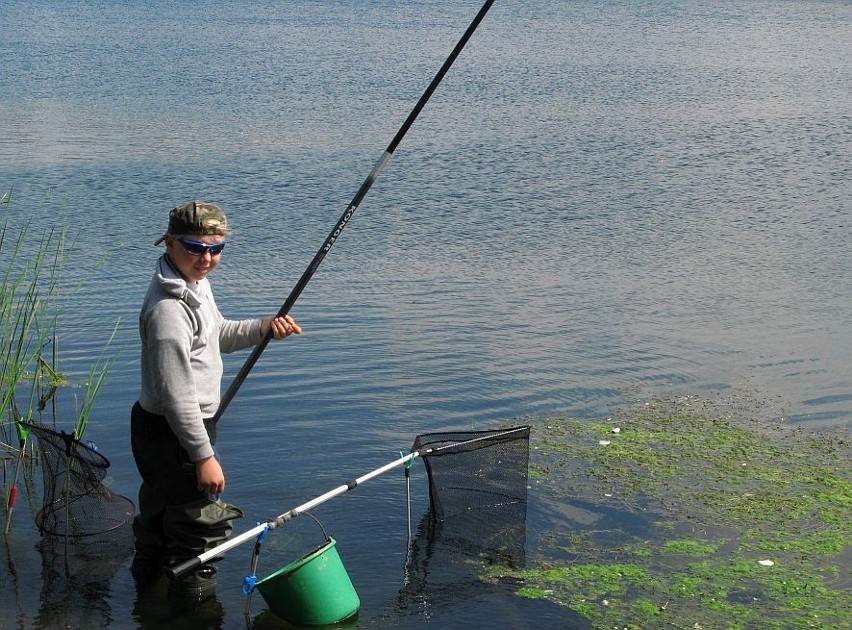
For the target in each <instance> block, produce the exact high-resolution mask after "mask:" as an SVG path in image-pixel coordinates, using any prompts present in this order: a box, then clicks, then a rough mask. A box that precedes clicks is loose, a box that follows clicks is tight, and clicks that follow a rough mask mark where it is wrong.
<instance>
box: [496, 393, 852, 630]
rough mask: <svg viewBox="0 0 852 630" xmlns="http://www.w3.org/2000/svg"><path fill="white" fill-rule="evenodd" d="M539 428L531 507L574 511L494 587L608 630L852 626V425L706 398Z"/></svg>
mask: <svg viewBox="0 0 852 630" xmlns="http://www.w3.org/2000/svg"><path fill="white" fill-rule="evenodd" d="M536 424H537V426H535V427H534V431H533V442H532V447H533V448H532V454H531V455H532V456H531V468H530V478H531V487H532V499H533V500H535V501H536V503H537V505H538V507H540V508H541V509H542V510H543V511H545V512H547V511H548V510H551V511H554V512H559V513H560V514H561V515H562V517H563V518H560V519H555V518H554V519H553V522H552V523H551V524H550V525H549V526H548V528H547V529H548V531H545V532H544V534H543V535H542V540H541V541H540V543H539V545H538V546H539V547H540V549H541V551H540V553H539V555H538V557H537V558H534V559H530V560H529V561H528V562H527V565H528V567H529V566H533V567H534V568H525V569H512V568H508V567H492V569H491V570H490V572H489V579H494V580H517V583H518V589H517V594H518V595H519V596H523V597H529V598H544V599H547V600H550V601H552V602H554V603H556V604H559V605H561V606H566V607H568V608H570V609H572V610H574V611H575V612H577V613H579V614H580V615H582V616H583V617H585V618H587V619H588V620H589V621H590V622H591V625H592V627H594V628H600V629H604V628H607V629H608V628H613V629H614V628H618V629H622V628H629V629H638V628H642V629H647V628H692V629H704V630H710V629H715V628H725V629H734V628H784V629H785V630H786V629H788V628H831V629H838V628H852V580H851V579H850V570H849V566H850V561H852V547H850V545H852V475H850V464H849V462H850V453H852V448H850V439H849V431H848V430H847V429H839V430H836V431H835V432H833V433H831V432H821V433H808V432H805V431H803V430H801V429H799V430H796V429H794V428H792V427H789V426H770V425H769V424H767V423H765V422H762V421H758V420H747V419H744V418H742V417H741V414H740V413H731V412H726V411H724V407H723V406H722V405H720V403H718V402H712V401H709V400H704V399H697V398H681V399H678V400H675V401H664V402H662V401H661V402H656V403H646V404H645V405H643V406H641V407H640V408H637V409H633V410H629V411H628V412H626V413H625V414H624V416H623V417H618V418H607V420H606V421H605V422H590V421H588V420H572V419H560V420H556V419H548V420H546V421H544V422H542V423H536Z"/></svg>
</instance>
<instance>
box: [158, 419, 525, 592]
mask: <svg viewBox="0 0 852 630" xmlns="http://www.w3.org/2000/svg"><path fill="white" fill-rule="evenodd" d="M528 430H529V427H526V426H524V427H516V428H512V429H506V430H504V431H497V432H494V431H487V432H485V435H482V436H480V437H475V438H471V439H467V440H461V441H457V442H453V443H451V444H445V445H444V446H437V447H430V448H424V449H421V450H417V451H411V452H410V453H409V454H408V455H401V456H400V457H399V458H398V459H395V460H393V461H392V462H388V463H387V464H385V465H384V466H380V467H379V468H376V469H375V470H372V471H370V472H368V473H366V474H364V475H361V476H360V477H358V478H357V479H353V480H352V481H348V482H346V483H344V484H341V485H339V486H337V487H336V488H334V489H332V490H329V491H328V492H326V493H325V494H321V495H320V496H318V497H316V498H314V499H311V500H310V501H307V502H306V503H303V504H302V505H299V506H297V507H294V508H293V509H291V510H288V511H287V512H284V513H283V514H280V515H278V516H276V517H275V518H273V519H270V520H268V521H266V522H265V523H259V524H258V525H256V526H255V527H253V528H251V529H249V530H247V531H245V532H243V533H242V534H239V535H238V536H234V537H233V538H229V539H228V540H226V541H224V542H222V543H220V544H219V545H217V546H216V547H214V548H213V549H210V550H209V551H205V552H203V553H201V554H199V555H197V556H195V557H193V558H190V559H189V560H186V561H184V562H182V563H180V564H177V565H175V566H173V567H170V568H169V569H168V570H167V572H168V574H169V576H170V577H173V578H174V577H180V576H181V575H183V574H184V573H186V572H188V571H191V570H193V569H196V568H198V567H200V566H201V565H202V564H204V563H205V562H207V561H208V560H212V559H214V558H219V557H220V556H222V554H224V553H225V552H226V551H230V550H231V549H233V548H234V547H237V546H239V545H242V544H243V543H244V542H247V541H249V540H251V539H252V538H254V537H255V536H259V535H260V534H263V533H265V532H267V531H268V530H270V529H275V528H276V527H278V526H279V525H283V524H284V523H286V522H287V521H290V520H292V519H294V518H296V517H297V516H301V515H302V514H306V513H307V512H308V511H310V510H312V509H313V508H315V507H317V506H318V505H321V504H323V503H325V502H326V501H329V500H331V499H333V498H335V497H338V496H340V495H341V494H345V493H346V492H349V491H350V490H352V489H354V488H356V487H358V486H359V485H361V484H363V483H364V482H366V481H369V480H370V479H373V478H374V477H378V476H379V475H382V474H384V473H386V472H388V471H389V470H392V469H394V468H396V467H397V466H402V465H403V464H405V465H406V466H410V465H411V464H410V462H413V461H414V459H415V458H417V457H429V456H436V455H439V454H441V453H442V452H444V451H448V452H454V451H453V449H460V448H461V447H465V448H468V447H470V446H471V445H477V446H487V445H489V444H491V443H493V442H494V441H495V440H499V439H501V438H507V437H508V438H510V439H511V438H512V437H513V436H516V435H522V434H523V433H524V432H526V431H528Z"/></svg>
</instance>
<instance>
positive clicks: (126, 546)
mask: <svg viewBox="0 0 852 630" xmlns="http://www.w3.org/2000/svg"><path fill="white" fill-rule="evenodd" d="M36 548H37V550H38V553H39V554H40V555H41V577H42V579H41V584H42V587H41V595H40V598H39V611H38V614H37V615H36V617H35V622H34V627H37V628H59V627H62V628H109V627H111V624H112V622H113V621H114V618H115V616H116V615H114V613H113V611H112V609H111V606H110V595H111V591H112V585H113V584H114V579H115V577H116V575H117V574H118V572H119V570H120V569H121V567H122V565H123V564H124V563H125V561H126V560H127V559H128V558H129V557H130V555H131V553H132V551H133V537H132V531H131V527H130V525H129V524H128V525H125V526H123V527H121V528H119V529H118V530H114V531H111V532H107V533H106V534H104V535H96V536H87V537H81V538H74V537H71V536H54V535H44V536H42V538H41V540H40V541H39V542H38V544H37V545H36Z"/></svg>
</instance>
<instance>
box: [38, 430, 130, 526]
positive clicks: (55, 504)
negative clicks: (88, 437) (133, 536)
mask: <svg viewBox="0 0 852 630" xmlns="http://www.w3.org/2000/svg"><path fill="white" fill-rule="evenodd" d="M27 428H28V429H29V430H30V431H31V432H32V433H33V435H35V436H36V437H37V438H38V448H39V453H40V455H41V468H42V474H43V480H44V497H43V500H42V508H41V510H39V512H38V513H37V514H36V517H35V520H36V525H38V529H39V531H40V532H41V533H43V534H53V535H56V536H65V537H75V538H76V537H85V536H95V535H101V536H103V535H106V534H110V533H114V534H115V535H116V537H118V536H119V535H120V534H122V533H124V532H123V530H124V529H126V528H125V527H124V526H125V525H127V524H129V523H130V521H131V520H132V519H133V515H134V509H135V506H134V505H133V502H132V501H131V500H130V499H128V498H127V497H123V496H121V495H117V494H114V493H112V492H110V491H109V489H108V488H107V487H106V486H104V485H103V483H102V482H103V479H104V478H105V477H106V474H107V469H108V468H109V460H108V459H107V458H106V457H104V456H103V455H101V454H100V453H98V452H97V450H95V448H94V447H93V445H91V444H90V443H89V444H86V443H84V442H81V441H80V440H77V439H75V438H74V436H73V435H70V434H68V433H65V432H57V431H54V430H53V429H49V428H47V427H45V426H43V425H38V424H27Z"/></svg>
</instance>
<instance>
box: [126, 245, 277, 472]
mask: <svg viewBox="0 0 852 630" xmlns="http://www.w3.org/2000/svg"><path fill="white" fill-rule="evenodd" d="M261 321H262V320H260V319H246V320H239V321H234V320H227V319H225V318H224V317H222V314H221V313H220V312H219V309H218V308H217V306H216V302H215V300H214V299H213V292H212V291H211V289H210V282H209V281H208V280H207V279H206V278H205V279H204V280H201V281H200V282H198V283H187V282H186V281H185V280H184V279H183V278H182V277H181V276H180V274H178V273H177V271H175V270H174V269H173V268H172V266H171V265H170V264H169V263H168V261H167V260H166V258H165V256H162V257H160V259H159V261H158V262H157V271H156V273H155V274H154V277H153V278H152V279H151V284H150V285H149V287H148V292H147V293H146V295H145V301H144V302H143V304H142V310H141V311H140V313H139V335H140V336H141V338H142V360H141V368H142V378H141V381H142V392H141V394H140V396H139V403H140V404H141V405H142V407H143V408H144V409H145V410H146V411H148V412H150V413H153V414H157V415H161V416H165V417H166V420H167V421H168V423H169V427H171V429H172V431H173V432H174V434H175V435H176V436H177V438H178V441H179V442H180V444H181V446H182V447H183V448H184V449H185V450H186V451H187V453H188V454H189V457H190V459H191V460H192V461H194V462H195V461H199V460H202V459H205V458H207V457H210V456H211V455H213V447H212V446H211V444H210V440H209V438H208V437H207V431H206V430H205V428H204V421H203V419H204V418H210V417H212V416H213V415H214V414H215V413H216V409H217V408H218V407H219V399H220V385H221V381H222V357H221V354H220V353H222V352H233V351H235V350H241V349H243V348H248V347H250V346H253V345H256V344H258V343H260V341H261V339H262V335H261V333H260V326H261Z"/></svg>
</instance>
